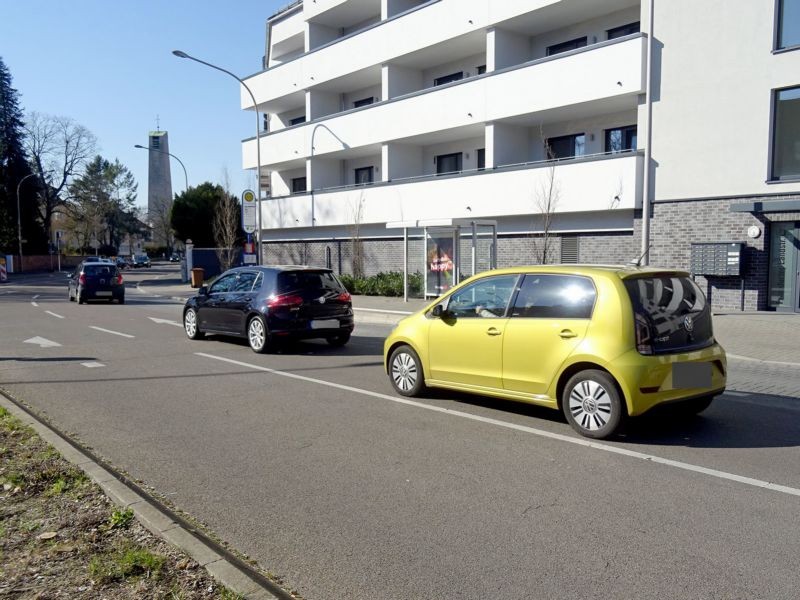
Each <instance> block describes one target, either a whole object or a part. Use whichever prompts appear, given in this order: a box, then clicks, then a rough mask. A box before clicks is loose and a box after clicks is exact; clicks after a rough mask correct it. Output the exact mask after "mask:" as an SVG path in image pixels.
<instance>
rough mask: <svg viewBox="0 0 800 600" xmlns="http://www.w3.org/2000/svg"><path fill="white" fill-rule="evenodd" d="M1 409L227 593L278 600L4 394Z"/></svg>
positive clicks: (0, 397)
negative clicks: (227, 590) (207, 574)
mask: <svg viewBox="0 0 800 600" xmlns="http://www.w3.org/2000/svg"><path fill="white" fill-rule="evenodd" d="M0 406H2V407H3V408H5V409H6V410H8V412H9V413H11V414H12V415H14V417H16V418H17V419H19V420H20V421H21V422H22V423H23V424H25V425H27V426H29V427H31V428H32V429H33V430H34V431H36V433H37V434H39V436H40V437H41V438H42V439H43V440H44V441H45V442H47V443H48V444H50V445H51V446H52V447H53V448H55V449H56V450H57V451H58V452H59V453H60V454H61V456H62V457H64V459H65V460H67V461H68V462H70V463H72V464H73V465H75V466H76V467H78V468H80V469H82V470H83V471H84V472H85V473H86V475H87V476H88V477H89V478H90V479H91V480H92V481H94V482H95V483H96V484H97V485H98V486H100V488H101V489H102V490H103V492H104V493H105V494H106V495H107V496H108V497H109V498H110V499H111V501H112V502H113V503H114V504H116V505H117V506H119V507H121V508H130V509H131V510H132V511H133V513H134V515H135V516H136V519H137V520H138V521H139V522H140V523H141V524H142V525H143V526H144V527H145V528H146V529H147V530H149V531H150V532H151V533H152V534H153V535H156V536H158V537H160V538H161V539H163V540H164V541H166V542H167V543H169V544H171V545H172V546H175V547H176V548H178V549H180V550H182V551H183V552H184V553H186V554H187V555H189V556H190V557H191V558H192V559H193V560H194V561H196V562H197V563H198V564H199V565H201V566H202V567H204V568H205V569H206V571H208V573H209V574H210V575H211V576H212V577H213V578H214V579H215V580H217V581H218V582H219V583H221V584H222V585H224V586H225V587H227V588H228V589H229V590H231V591H232V592H234V593H236V594H239V595H240V596H242V597H243V598H246V599H247V600H279V597H278V596H275V595H274V594H272V592H271V591H270V590H268V589H267V588H265V587H264V586H263V585H262V584H261V583H259V582H258V581H256V580H254V579H252V578H251V577H250V575H249V574H248V573H247V572H246V571H245V570H243V569H241V568H240V567H239V566H237V565H236V564H234V563H232V562H231V561H229V560H228V559H227V558H225V557H224V556H223V555H221V554H219V553H218V552H217V551H216V549H214V548H212V547H211V546H209V545H208V544H206V543H205V542H204V541H203V540H202V539H200V538H199V537H197V536H196V535H195V534H194V533H192V532H191V531H189V530H187V529H186V528H185V527H183V526H182V525H180V524H178V523H176V522H175V521H174V520H173V519H172V518H171V517H170V516H169V515H168V514H167V513H165V512H163V511H162V510H161V509H160V508H159V507H158V506H157V505H156V504H155V503H151V501H150V499H149V498H148V497H147V496H145V495H142V494H140V493H139V492H137V491H136V490H134V489H133V488H131V487H130V486H128V485H127V484H125V482H124V481H122V480H120V479H119V478H118V477H117V476H116V475H115V474H114V473H112V472H111V471H110V470H109V469H107V468H105V467H104V466H102V465H100V464H99V463H98V462H96V461H95V460H94V459H92V458H91V457H90V456H88V455H86V454H84V453H83V452H82V451H81V450H80V449H78V448H76V447H75V446H74V445H73V444H72V443H70V441H68V439H67V438H66V437H64V436H62V435H61V434H60V433H58V432H56V431H55V430H54V429H52V428H50V427H49V426H48V425H46V424H45V423H43V422H41V421H39V420H38V419H36V418H34V417H32V416H31V415H30V414H29V413H28V412H26V411H25V410H23V409H22V408H20V407H19V406H18V405H17V404H16V403H15V402H13V401H12V400H11V399H10V398H9V397H7V396H6V395H5V394H4V393H0Z"/></svg>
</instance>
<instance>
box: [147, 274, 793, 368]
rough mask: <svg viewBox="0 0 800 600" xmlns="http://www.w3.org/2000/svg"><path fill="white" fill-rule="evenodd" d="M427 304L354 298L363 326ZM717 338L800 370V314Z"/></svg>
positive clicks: (756, 357)
mask: <svg viewBox="0 0 800 600" xmlns="http://www.w3.org/2000/svg"><path fill="white" fill-rule="evenodd" d="M138 287H139V288H140V289H141V290H143V291H145V292H146V293H149V294H158V295H160V296H162V297H167V298H170V299H172V300H174V301H175V302H181V303H182V302H185V301H186V299H187V298H189V297H190V296H193V295H194V294H196V293H197V291H196V290H194V289H192V288H191V287H189V284H188V283H181V282H180V280H179V279H177V278H163V279H157V280H156V279H153V280H149V281H143V282H142V283H141V284H140V285H139V286H138ZM426 304H427V302H426V301H423V300H420V299H418V298H413V299H409V301H408V302H403V299H402V298H387V297H383V296H353V310H354V311H355V314H356V319H357V321H358V322H361V323H383V324H390V325H391V324H394V323H397V322H398V321H399V320H400V319H402V318H403V317H405V316H406V315H409V314H411V313H413V312H416V311H417V310H419V309H421V308H422V307H424V306H426ZM714 334H715V336H716V338H717V340H718V341H719V342H720V343H721V344H722V346H723V347H724V348H725V350H726V352H727V353H728V355H729V356H730V357H731V358H742V359H746V360H752V361H768V362H771V363H777V364H782V365H785V366H786V367H787V368H800V343H798V340H800V314H776V313H772V312H745V313H736V312H733V313H728V312H726V313H721V314H715V315H714Z"/></svg>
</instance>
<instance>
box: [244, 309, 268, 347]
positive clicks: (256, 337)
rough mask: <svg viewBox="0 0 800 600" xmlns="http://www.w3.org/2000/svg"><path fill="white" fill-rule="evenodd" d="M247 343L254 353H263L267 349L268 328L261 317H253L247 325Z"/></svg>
mask: <svg viewBox="0 0 800 600" xmlns="http://www.w3.org/2000/svg"><path fill="white" fill-rule="evenodd" d="M247 341H248V342H249V343H250V348H251V349H252V350H253V352H258V353H262V352H264V351H265V350H266V349H267V342H268V334H267V326H266V325H265V324H264V319H263V318H261V317H258V316H256V317H253V318H252V319H250V322H249V323H248V324H247Z"/></svg>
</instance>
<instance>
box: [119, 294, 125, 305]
mask: <svg viewBox="0 0 800 600" xmlns="http://www.w3.org/2000/svg"><path fill="white" fill-rule="evenodd" d="M119 303H120V304H125V296H121V297H120V299H119Z"/></svg>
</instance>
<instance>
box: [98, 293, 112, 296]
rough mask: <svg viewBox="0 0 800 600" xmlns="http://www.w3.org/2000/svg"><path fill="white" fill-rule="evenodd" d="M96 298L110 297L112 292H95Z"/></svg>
mask: <svg viewBox="0 0 800 600" xmlns="http://www.w3.org/2000/svg"><path fill="white" fill-rule="evenodd" d="M94 295H95V296H110V295H111V292H95V294H94Z"/></svg>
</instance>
